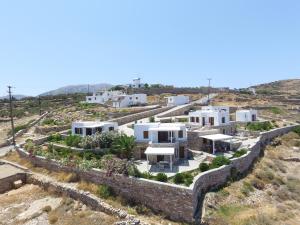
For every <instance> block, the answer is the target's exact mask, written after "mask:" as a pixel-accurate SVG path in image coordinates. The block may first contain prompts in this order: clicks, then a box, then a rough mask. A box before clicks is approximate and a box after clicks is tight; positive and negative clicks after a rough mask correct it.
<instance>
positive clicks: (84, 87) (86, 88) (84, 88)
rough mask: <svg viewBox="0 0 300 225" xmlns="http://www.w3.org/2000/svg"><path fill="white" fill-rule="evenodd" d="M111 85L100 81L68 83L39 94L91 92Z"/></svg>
mask: <svg viewBox="0 0 300 225" xmlns="http://www.w3.org/2000/svg"><path fill="white" fill-rule="evenodd" d="M112 86H113V85H111V84H106V83H101V84H92V85H88V84H79V85H69V86H64V87H61V88H58V89H55V90H52V91H48V92H45V93H42V94H40V96H46V95H60V94H74V93H88V92H90V93H92V92H95V91H99V90H101V89H107V88H111V87H112Z"/></svg>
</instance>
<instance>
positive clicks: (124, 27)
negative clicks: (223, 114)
mask: <svg viewBox="0 0 300 225" xmlns="http://www.w3.org/2000/svg"><path fill="white" fill-rule="evenodd" d="M136 76H139V77H141V78H142V79H143V81H145V82H148V83H164V84H174V85H176V86H201V85H206V84H207V81H206V78H207V77H211V78H213V85H214V86H230V87H247V86H249V85H253V84H257V83H262V82H267V81H273V80H279V79H287V78H299V77H300V1H299V0H294V1H293V0H248V1H247V0H239V1H238V0H236V1H233V0H226V1H225V0H219V1H213V0H209V1H208V0H207V1H204V0H194V1H192V0H181V1H176V0H148V1H146V0H136V1H126V0H119V1H115V0H107V1H101V0H95V1H92V0H88V1H76V0H70V1H64V0H51V1H50V0H49V1H46V0H44V1H40V0H36V1H31V0H26V1H24V0H20V1H16V0H9V1H1V2H0V95H4V94H5V93H6V85H7V84H12V85H13V86H15V87H16V89H15V90H14V91H15V92H16V93H21V94H28V95H36V94H39V93H41V92H44V91H47V90H51V89H55V88H57V87H60V86H64V85H70V84H88V83H90V84H92V83H102V82H106V83H112V84H119V83H129V82H130V80H131V79H132V78H133V77H136Z"/></svg>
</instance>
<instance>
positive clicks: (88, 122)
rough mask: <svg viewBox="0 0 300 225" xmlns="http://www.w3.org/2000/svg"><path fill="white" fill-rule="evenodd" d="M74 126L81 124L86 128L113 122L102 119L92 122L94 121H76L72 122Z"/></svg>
mask: <svg viewBox="0 0 300 225" xmlns="http://www.w3.org/2000/svg"><path fill="white" fill-rule="evenodd" d="M73 124H74V125H75V126H82V127H88V128H94V127H101V126H105V125H114V124H115V122H108V121H102V122H96V121H95V122H94V121H76V122H73Z"/></svg>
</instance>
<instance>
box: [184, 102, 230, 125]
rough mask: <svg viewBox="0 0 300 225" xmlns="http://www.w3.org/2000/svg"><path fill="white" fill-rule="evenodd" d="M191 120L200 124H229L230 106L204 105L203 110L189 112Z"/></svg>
mask: <svg viewBox="0 0 300 225" xmlns="http://www.w3.org/2000/svg"><path fill="white" fill-rule="evenodd" d="M189 122H190V123H194V124H199V125H200V126H221V125H228V124H229V123H230V119H229V107H227V106H204V107H202V109H201V110H197V111H194V112H190V113H189Z"/></svg>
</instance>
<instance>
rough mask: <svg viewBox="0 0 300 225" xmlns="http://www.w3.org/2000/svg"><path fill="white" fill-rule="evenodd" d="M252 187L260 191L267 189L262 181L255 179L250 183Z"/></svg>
mask: <svg viewBox="0 0 300 225" xmlns="http://www.w3.org/2000/svg"><path fill="white" fill-rule="evenodd" d="M250 183H251V185H252V186H253V187H255V188H256V189H258V190H263V189H264V188H265V184H264V182H262V181H261V180H259V179H257V178H254V179H252V180H251V181H250Z"/></svg>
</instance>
